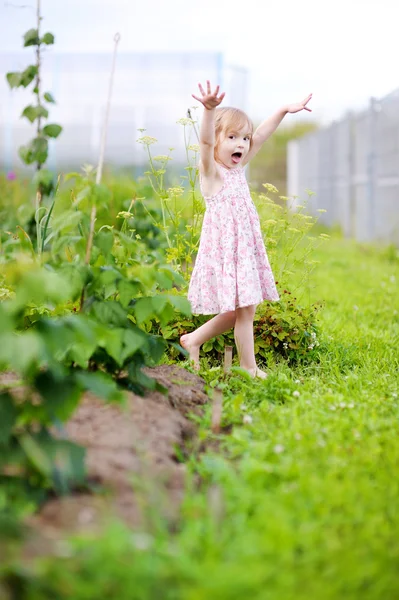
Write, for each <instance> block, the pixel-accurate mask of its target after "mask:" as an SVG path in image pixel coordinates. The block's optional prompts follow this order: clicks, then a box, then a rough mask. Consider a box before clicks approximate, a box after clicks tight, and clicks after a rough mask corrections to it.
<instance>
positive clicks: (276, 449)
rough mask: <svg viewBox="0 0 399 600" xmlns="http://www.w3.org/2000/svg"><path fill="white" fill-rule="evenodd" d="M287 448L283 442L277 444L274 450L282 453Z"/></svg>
mask: <svg viewBox="0 0 399 600" xmlns="http://www.w3.org/2000/svg"><path fill="white" fill-rule="evenodd" d="M284 450H285V448H284V446H283V445H282V444H276V445H275V446H274V448H273V452H275V453H276V454H281V453H282V452H284Z"/></svg>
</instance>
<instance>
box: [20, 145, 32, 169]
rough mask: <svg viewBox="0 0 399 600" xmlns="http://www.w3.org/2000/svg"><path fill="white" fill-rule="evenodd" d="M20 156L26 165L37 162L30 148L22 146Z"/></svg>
mask: <svg viewBox="0 0 399 600" xmlns="http://www.w3.org/2000/svg"><path fill="white" fill-rule="evenodd" d="M18 154H19V157H20V158H21V160H22V161H23V162H24V163H25V164H26V165H31V164H32V163H33V162H34V160H35V158H34V156H33V153H32V150H31V148H30V147H29V146H20V147H19V149H18Z"/></svg>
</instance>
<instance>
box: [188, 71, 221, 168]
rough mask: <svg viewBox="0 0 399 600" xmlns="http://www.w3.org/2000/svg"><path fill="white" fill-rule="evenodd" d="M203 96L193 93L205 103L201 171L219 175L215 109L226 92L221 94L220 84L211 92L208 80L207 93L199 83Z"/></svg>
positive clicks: (201, 134)
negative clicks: (216, 159)
mask: <svg viewBox="0 0 399 600" xmlns="http://www.w3.org/2000/svg"><path fill="white" fill-rule="evenodd" d="M198 87H199V90H200V92H201V94H202V98H198V96H194V94H193V95H192V96H193V98H195V99H196V100H198V101H199V102H201V104H203V105H204V109H205V110H204V114H203V117H202V122H201V129H200V156H201V172H202V174H203V175H204V176H205V177H206V178H208V177H209V178H213V177H216V176H217V168H216V162H215V109H216V107H217V106H219V104H220V103H221V102H222V100H223V98H224V96H225V94H224V93H223V94H220V96H218V94H219V86H217V87H216V89H215V91H214V92H211V84H210V82H209V81H207V82H206V87H207V91H206V93H205V91H204V89H203V87H202V85H201V84H200V83H199V84H198Z"/></svg>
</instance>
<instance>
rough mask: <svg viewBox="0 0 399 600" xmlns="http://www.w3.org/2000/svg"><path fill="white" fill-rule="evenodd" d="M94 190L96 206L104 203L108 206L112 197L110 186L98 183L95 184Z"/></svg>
mask: <svg viewBox="0 0 399 600" xmlns="http://www.w3.org/2000/svg"><path fill="white" fill-rule="evenodd" d="M92 191H93V201H94V203H95V204H96V206H102V205H103V206H105V207H107V208H108V205H109V202H110V200H111V197H112V192H111V190H110V189H109V188H108V186H106V185H105V184H103V183H96V184H95V185H93V190H92Z"/></svg>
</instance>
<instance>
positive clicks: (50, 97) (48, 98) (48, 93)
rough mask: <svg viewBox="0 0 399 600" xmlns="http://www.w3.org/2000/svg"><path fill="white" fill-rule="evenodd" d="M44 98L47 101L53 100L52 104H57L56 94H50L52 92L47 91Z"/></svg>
mask: <svg viewBox="0 0 399 600" xmlns="http://www.w3.org/2000/svg"><path fill="white" fill-rule="evenodd" d="M44 99H45V100H46V101H47V102H51V103H52V104H55V100H54V96H53V95H52V94H50V92H46V93H45V94H44Z"/></svg>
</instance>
